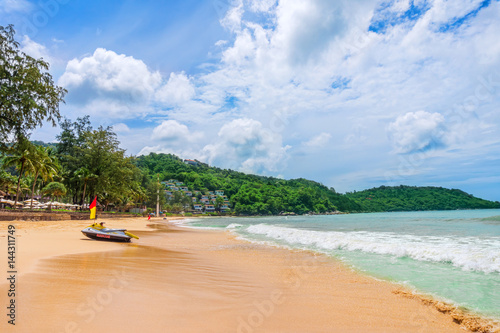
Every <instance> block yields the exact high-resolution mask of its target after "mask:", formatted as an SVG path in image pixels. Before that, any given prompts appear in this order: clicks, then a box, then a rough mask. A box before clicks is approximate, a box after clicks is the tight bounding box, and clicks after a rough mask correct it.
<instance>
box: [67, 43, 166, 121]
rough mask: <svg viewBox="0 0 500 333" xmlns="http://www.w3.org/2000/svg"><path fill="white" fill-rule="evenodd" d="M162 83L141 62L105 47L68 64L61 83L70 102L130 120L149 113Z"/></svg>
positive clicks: (157, 76)
mask: <svg viewBox="0 0 500 333" xmlns="http://www.w3.org/2000/svg"><path fill="white" fill-rule="evenodd" d="M160 83H161V76H160V74H159V73H158V72H151V71H150V70H149V69H148V68H147V66H146V64H145V63H144V62H142V61H141V60H137V59H134V58H133V57H130V56H126V55H124V54H116V53H115V52H113V51H108V50H105V49H102V48H98V49H96V50H95V52H94V54H93V55H91V56H87V57H85V58H83V59H81V60H78V59H73V60H71V61H69V62H68V64H67V66H66V72H65V73H64V74H63V75H62V76H61V78H60V79H59V84H60V85H62V86H64V87H65V88H67V89H68V91H69V95H68V100H69V101H70V102H73V103H76V104H79V105H81V106H83V107H85V108H86V109H87V110H88V109H90V110H92V111H93V112H94V113H98V112H100V113H102V114H108V113H109V111H108V108H107V105H110V107H111V109H112V111H111V114H112V115H113V116H114V117H123V118H125V117H130V116H135V115H137V114H141V113H144V112H145V110H144V109H145V107H147V106H148V104H149V103H150V101H151V99H152V97H153V95H154V92H155V90H156V88H157V87H158V86H159V84H160Z"/></svg>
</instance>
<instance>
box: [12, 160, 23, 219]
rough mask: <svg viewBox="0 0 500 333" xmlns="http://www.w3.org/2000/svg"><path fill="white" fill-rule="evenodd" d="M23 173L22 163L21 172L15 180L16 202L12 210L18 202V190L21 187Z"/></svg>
mask: <svg viewBox="0 0 500 333" xmlns="http://www.w3.org/2000/svg"><path fill="white" fill-rule="evenodd" d="M23 171H24V162H22V163H21V171H20V172H19V179H18V180H17V190H16V201H14V209H17V201H18V200H19V188H20V187H21V177H22V175H23Z"/></svg>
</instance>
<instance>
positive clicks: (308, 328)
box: [0, 218, 487, 332]
mask: <svg viewBox="0 0 500 333" xmlns="http://www.w3.org/2000/svg"><path fill="white" fill-rule="evenodd" d="M172 220H173V219H169V222H170V221H172ZM105 221H106V222H107V224H108V226H109V227H124V228H127V229H129V230H130V231H132V232H134V233H137V234H138V236H139V237H141V239H140V240H138V241H135V240H134V241H133V242H132V243H131V244H121V243H110V242H99V241H92V240H87V239H85V237H84V236H83V235H82V234H81V233H80V230H81V229H82V228H83V227H85V226H86V225H88V224H89V221H46V222H24V221H20V222H14V224H15V225H16V228H18V229H17V236H18V244H17V246H18V256H17V258H18V263H19V268H18V270H19V282H18V283H19V286H18V288H19V293H20V295H19V297H18V299H17V300H18V314H19V316H18V318H17V320H18V325H16V327H15V328H16V331H18V332H30V331H33V329H35V328H36V330H37V331H39V332H45V331H47V332H48V331H51V332H53V331H56V332H79V331H81V332H86V331H90V330H92V331H96V332H104V331H106V330H118V329H119V330H121V331H124V332H132V331H135V330H137V329H141V330H146V331H151V332H156V331H163V330H164V329H166V328H167V329H168V330H171V331H175V332H197V331H199V330H200V327H203V328H204V330H205V331H207V332H326V331H328V332H343V331H346V330H348V331H353V332H357V331H359V332H361V331H367V332H401V331H405V332H437V331H439V332H459V331H461V332H463V328H462V327H461V326H460V325H459V324H457V323H458V322H461V324H462V325H463V326H468V328H469V329H474V330H476V331H483V332H486V331H487V327H486V325H485V324H484V323H482V324H481V323H479V322H478V320H480V319H478V318H472V317H471V316H470V315H469V316H468V317H467V320H465V319H464V320H460V317H459V316H458V314H459V312H457V311H458V309H457V310H450V309H446V307H441V310H438V309H440V306H441V304H442V303H440V302H435V301H434V303H432V302H430V301H427V302H426V301H425V299H426V298H425V297H421V296H418V295H414V294H412V293H409V292H407V291H401V290H400V289H399V288H397V287H396V286H395V285H393V284H391V283H388V282H383V281H378V280H375V279H373V278H369V277H366V276H363V275H360V274H358V273H356V272H353V271H352V270H350V269H349V268H347V267H346V266H345V265H344V264H342V263H340V262H337V261H335V260H333V259H331V258H328V257H326V256H323V255H317V254H314V253H310V252H305V251H291V250H286V249H281V248H275V247H270V246H265V245H259V244H253V243H248V242H245V241H243V240H238V239H236V236H234V235H233V234H231V233H229V232H221V231H213V230H196V229H192V228H183V227H181V226H178V225H174V223H164V221H163V220H160V219H152V220H151V221H146V219H144V218H138V219H126V220H105ZM12 223H13V222H0V228H1V229H0V236H1V237H0V239H1V240H2V243H3V240H5V235H6V230H7V226H8V225H9V224H12ZM148 224H150V225H152V226H153V227H155V228H152V227H149V226H148ZM4 261H6V260H4ZM5 265H6V262H2V263H1V265H0V267H1V268H2V271H4V272H6V267H5ZM6 287H7V284H6V283H3V284H0V292H1V293H2V294H3V293H5V292H6V290H5V289H6ZM422 300H424V301H422ZM92 302H93V303H92ZM438 303H439V304H438ZM443 306H444V305H443ZM48 314H50V315H48ZM462 314H463V313H462ZM28 318H30V319H29V320H28ZM60 318H65V320H60ZM290 318H293V320H290ZM464 318H465V317H464ZM110 319H111V320H110ZM6 321H7V320H6V319H4V320H3V321H2V322H1V323H0V328H1V330H2V331H4V328H5V329H7V331H9V329H12V327H11V326H10V325H7V323H6ZM6 325H7V326H6ZM474 325H475V326H474Z"/></svg>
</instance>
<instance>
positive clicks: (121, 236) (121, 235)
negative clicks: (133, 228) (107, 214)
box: [82, 223, 139, 242]
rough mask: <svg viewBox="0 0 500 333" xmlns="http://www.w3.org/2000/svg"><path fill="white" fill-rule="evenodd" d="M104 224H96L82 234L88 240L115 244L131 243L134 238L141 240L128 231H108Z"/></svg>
mask: <svg viewBox="0 0 500 333" xmlns="http://www.w3.org/2000/svg"><path fill="white" fill-rule="evenodd" d="M103 224H104V223H100V224H99V223H94V224H92V225H89V226H88V227H86V228H85V229H83V230H82V233H83V234H84V235H85V236H87V237H88V238H92V239H97V240H109V241H115V242H130V240H131V239H132V238H135V239H139V237H137V236H136V235H134V234H132V233H130V232H128V231H127V229H108V228H106V227H104V225H103Z"/></svg>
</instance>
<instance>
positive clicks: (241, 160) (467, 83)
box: [0, 0, 500, 200]
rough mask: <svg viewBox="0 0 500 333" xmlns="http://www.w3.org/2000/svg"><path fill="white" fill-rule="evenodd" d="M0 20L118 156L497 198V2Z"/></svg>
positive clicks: (104, 5)
mask: <svg viewBox="0 0 500 333" xmlns="http://www.w3.org/2000/svg"><path fill="white" fill-rule="evenodd" d="M0 18H1V20H0V22H1V23H0V24H2V25H6V24H9V23H13V24H14V26H15V28H16V30H17V39H18V40H19V41H20V42H21V46H22V48H23V50H24V51H25V52H27V53H29V54H31V55H33V56H36V57H43V58H44V59H46V60H47V61H49V62H50V64H51V73H52V74H53V76H54V78H55V79H56V81H57V83H58V84H59V85H61V86H64V87H65V88H66V89H68V91H69V93H68V95H67V97H66V104H65V105H62V106H61V112H62V114H63V115H64V116H66V117H68V118H70V119H72V120H75V119H76V117H79V116H83V115H87V114H88V115H90V117H91V120H92V123H93V124H94V125H95V126H98V125H105V126H113V128H114V130H115V132H116V133H117V134H118V138H119V140H120V141H121V143H122V147H123V148H125V149H126V150H127V152H128V154H133V155H137V154H148V153H149V152H165V153H174V154H177V155H179V156H181V157H183V158H197V159H200V160H202V161H205V162H208V163H210V164H211V165H215V166H218V167H223V168H231V169H235V170H240V171H244V172H251V173H257V174H263V175H272V176H278V177H284V178H286V179H289V178H298V177H304V178H308V179H312V180H316V181H319V182H322V183H324V184H325V185H327V186H331V187H334V188H335V189H336V190H337V191H339V192H346V191H352V190H362V189H365V188H370V187H374V186H380V185H399V184H407V185H422V186H423V185H432V186H443V187H449V188H460V189H463V190H465V191H467V192H469V193H472V194H474V195H476V196H480V197H483V198H487V199H493V200H500V190H499V189H500V173H499V170H500V129H499V126H500V112H499V111H500V38H499V36H500V2H499V1H497V0H491V1H488V0H486V1H483V0H450V1H444V0H414V1H409V0H396V1H375V0H373V1H372V0H356V1H353V0H234V1H232V0H206V1H196V0H184V1H173V0H166V1H161V2H160V1H152V0H141V1H122V0H120V1H118V0H108V1H94V0H87V1H79V0H42V1H28V0H0ZM58 132H59V129H57V128H52V127H49V126H45V127H43V128H41V129H40V130H37V131H36V132H35V133H34V134H33V138H35V139H41V140H44V141H53V140H54V139H55V135H56V134H57V133H58Z"/></svg>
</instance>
